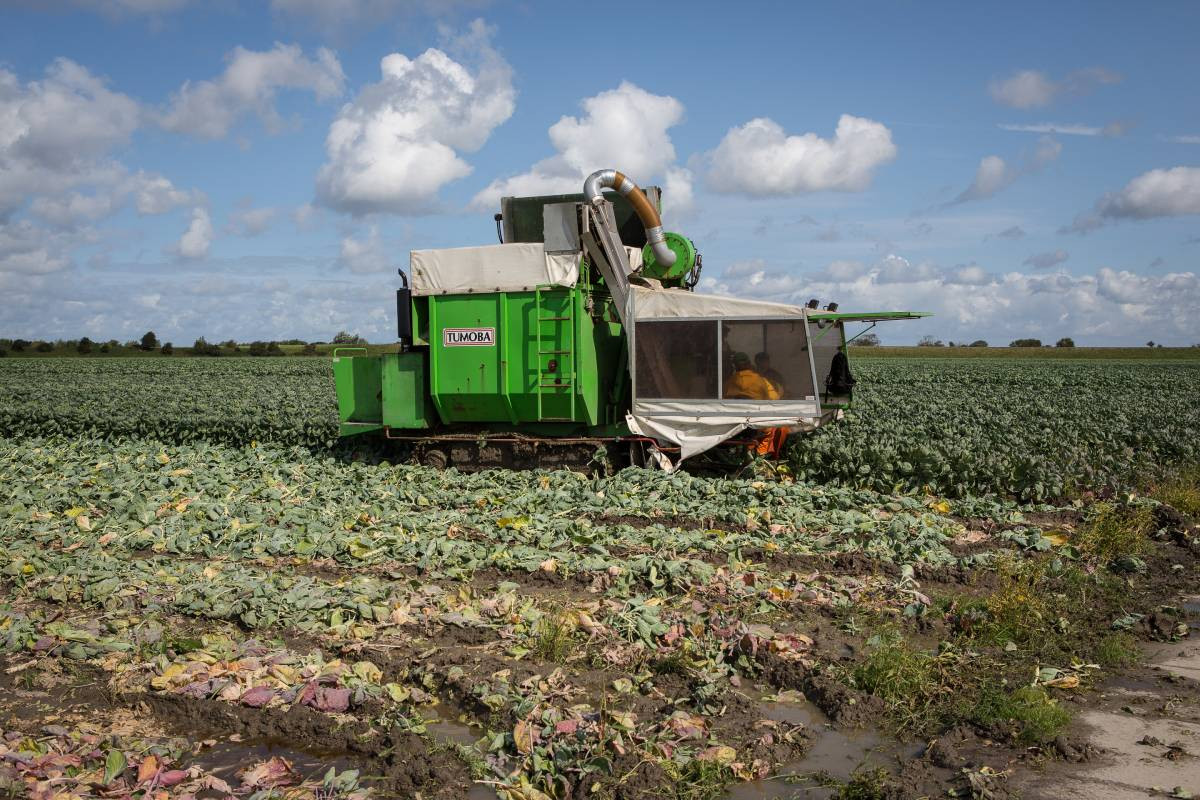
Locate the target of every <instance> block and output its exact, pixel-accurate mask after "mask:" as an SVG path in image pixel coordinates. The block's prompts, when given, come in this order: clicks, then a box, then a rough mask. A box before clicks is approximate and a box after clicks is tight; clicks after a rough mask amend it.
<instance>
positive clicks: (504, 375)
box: [496, 292, 517, 425]
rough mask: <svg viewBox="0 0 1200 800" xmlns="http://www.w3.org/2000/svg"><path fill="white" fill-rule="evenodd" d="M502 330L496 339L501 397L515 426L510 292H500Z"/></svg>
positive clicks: (510, 420)
mask: <svg viewBox="0 0 1200 800" xmlns="http://www.w3.org/2000/svg"><path fill="white" fill-rule="evenodd" d="M500 330H501V331H503V333H501V334H499V335H498V336H497V337H496V338H497V339H500V341H499V342H497V343H496V344H497V346H498V347H500V352H499V355H500V397H501V398H503V400H504V410H505V411H506V412H507V413H508V421H509V422H511V423H512V424H513V425H516V424H517V412H516V409H514V408H513V404H512V396H511V395H510V394H509V391H508V359H507V358H505V356H506V355H508V332H509V330H510V329H509V327H508V292H500Z"/></svg>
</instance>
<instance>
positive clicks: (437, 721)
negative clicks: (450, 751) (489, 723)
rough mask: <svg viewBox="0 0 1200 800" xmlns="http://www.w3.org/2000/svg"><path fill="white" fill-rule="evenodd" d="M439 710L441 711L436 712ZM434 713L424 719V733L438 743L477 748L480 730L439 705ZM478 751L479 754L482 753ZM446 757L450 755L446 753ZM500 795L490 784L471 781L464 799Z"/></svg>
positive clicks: (491, 799)
mask: <svg viewBox="0 0 1200 800" xmlns="http://www.w3.org/2000/svg"><path fill="white" fill-rule="evenodd" d="M438 711H440V712H441V713H438ZM434 713H435V715H434V716H433V717H432V718H430V717H426V719H425V733H426V735H427V736H429V738H430V739H433V740H434V741H435V742H438V743H439V744H450V745H459V746H461V747H470V748H475V749H476V750H478V747H477V744H478V742H479V739H480V737H481V736H482V732H481V731H480V730H479V728H473V727H471V726H470V725H468V724H466V723H465V722H463V721H462V719H461V718H455V717H452V716H450V714H451V713H452V710H451V709H444V708H442V707H439V708H438V709H437V710H435V712H434ZM482 754H483V753H482V751H480V755H482ZM446 757H447V758H449V757H450V756H449V755H447V756H446ZM499 796H500V795H498V794H497V793H496V790H495V789H493V788H492V787H491V786H488V785H487V784H483V783H473V784H471V788H470V789H469V790H468V792H467V794H466V800H496V799H497V798H498V797H499Z"/></svg>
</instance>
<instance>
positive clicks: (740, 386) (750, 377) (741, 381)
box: [725, 353, 788, 458]
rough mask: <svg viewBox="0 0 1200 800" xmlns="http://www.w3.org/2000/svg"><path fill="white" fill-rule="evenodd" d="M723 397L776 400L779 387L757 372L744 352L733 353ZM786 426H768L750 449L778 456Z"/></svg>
mask: <svg viewBox="0 0 1200 800" xmlns="http://www.w3.org/2000/svg"><path fill="white" fill-rule="evenodd" d="M725 397H726V398H729V399H741V400H778V399H779V398H780V392H779V389H777V388H776V387H775V384H774V383H772V382H771V381H770V380H768V379H767V378H765V377H763V376H762V375H760V374H759V372H758V370H756V369H755V368H754V365H753V364H752V363H751V361H750V356H748V355H746V354H745V353H734V354H733V375H731V376H730V377H729V379H728V380H727V381H726V382H725ZM787 437H788V430H787V428H768V429H767V430H765V431H763V435H762V437H761V438H759V439H758V441H756V442H754V443H753V444H751V445H750V449H751V450H753V451H754V453H755V454H756V455H759V456H770V457H772V458H778V457H779V455H780V454H781V453H782V452H783V445H784V443H785V442H786V441H787Z"/></svg>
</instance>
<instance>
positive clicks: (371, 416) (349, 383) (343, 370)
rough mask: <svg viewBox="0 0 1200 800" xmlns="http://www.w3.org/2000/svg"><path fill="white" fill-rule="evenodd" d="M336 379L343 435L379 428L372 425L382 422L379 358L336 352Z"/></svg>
mask: <svg viewBox="0 0 1200 800" xmlns="http://www.w3.org/2000/svg"><path fill="white" fill-rule="evenodd" d="M363 352H366V351H365V350H364V351H363ZM333 379H334V387H335V390H336V392H337V402H338V419H339V420H340V422H341V423H342V425H341V431H342V435H343V436H346V435H350V434H353V433H363V432H366V431H367V430H375V428H374V427H372V426H374V425H378V424H379V422H380V419H381V417H382V370H381V369H380V360H379V358H377V357H369V356H345V355H338V354H336V352H335V355H334V357H333Z"/></svg>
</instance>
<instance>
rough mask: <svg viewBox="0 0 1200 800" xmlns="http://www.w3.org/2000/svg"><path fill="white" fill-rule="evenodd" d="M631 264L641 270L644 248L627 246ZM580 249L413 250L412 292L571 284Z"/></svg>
mask: <svg viewBox="0 0 1200 800" xmlns="http://www.w3.org/2000/svg"><path fill="white" fill-rule="evenodd" d="M625 252H626V254H627V255H628V257H629V266H630V268H632V269H635V270H636V269H641V266H642V251H641V250H640V249H638V248H636V247H626V248H625ZM582 257H583V253H582V252H574V253H572V252H558V253H548V252H546V249H545V245H543V244H542V243H541V242H514V243H512V244H488V245H482V246H479V247H450V248H442V249H440V250H413V251H412V252H411V253H410V254H409V258H408V266H409V277H410V279H411V282H412V293H413V295H414V296H416V297H422V296H425V295H437V294H468V293H480V292H528V291H533V289H534V288H535V287H537V286H574V285H575V284H576V283H578V282H579V262H580V259H581V258H582Z"/></svg>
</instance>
